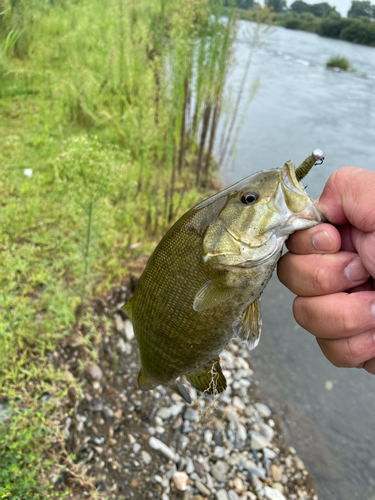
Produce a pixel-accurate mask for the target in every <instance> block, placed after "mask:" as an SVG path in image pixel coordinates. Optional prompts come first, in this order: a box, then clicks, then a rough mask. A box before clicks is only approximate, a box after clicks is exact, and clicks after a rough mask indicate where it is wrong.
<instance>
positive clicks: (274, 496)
mask: <svg viewBox="0 0 375 500" xmlns="http://www.w3.org/2000/svg"><path fill="white" fill-rule="evenodd" d="M264 496H265V497H266V498H267V499H268V500H286V498H285V497H284V495H283V494H282V493H281V492H280V491H279V490H275V488H271V487H270V486H265V487H264Z"/></svg>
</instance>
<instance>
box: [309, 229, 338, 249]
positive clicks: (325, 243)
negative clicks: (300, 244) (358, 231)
mask: <svg viewBox="0 0 375 500" xmlns="http://www.w3.org/2000/svg"><path fill="white" fill-rule="evenodd" d="M312 244H313V245H314V247H315V248H316V249H317V250H319V251H320V252H329V251H330V250H332V248H333V241H332V238H331V237H330V235H329V234H328V233H327V231H319V233H316V234H314V236H313V237H312Z"/></svg>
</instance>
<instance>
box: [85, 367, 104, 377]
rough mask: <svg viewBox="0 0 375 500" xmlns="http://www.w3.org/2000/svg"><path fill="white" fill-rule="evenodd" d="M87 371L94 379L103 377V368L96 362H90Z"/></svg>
mask: <svg viewBox="0 0 375 500" xmlns="http://www.w3.org/2000/svg"><path fill="white" fill-rule="evenodd" d="M87 373H88V374H89V376H90V377H91V378H92V380H100V379H101V378H102V377H103V372H102V370H101V368H100V367H99V366H98V365H97V364H95V363H89V366H88V367H87Z"/></svg>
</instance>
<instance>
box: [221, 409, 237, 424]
mask: <svg viewBox="0 0 375 500" xmlns="http://www.w3.org/2000/svg"><path fill="white" fill-rule="evenodd" d="M224 416H225V418H226V419H227V420H228V421H229V422H237V420H238V415H237V412H236V411H235V410H234V409H233V408H231V407H230V406H227V408H225V413H224Z"/></svg>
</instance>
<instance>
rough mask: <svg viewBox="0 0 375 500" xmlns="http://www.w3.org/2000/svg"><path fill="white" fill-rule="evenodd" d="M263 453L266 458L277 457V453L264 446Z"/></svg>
mask: <svg viewBox="0 0 375 500" xmlns="http://www.w3.org/2000/svg"><path fill="white" fill-rule="evenodd" d="M263 455H264V457H265V458H269V459H270V460H272V459H273V458H276V457H277V453H276V452H275V451H273V450H270V449H269V448H264V450H263Z"/></svg>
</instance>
